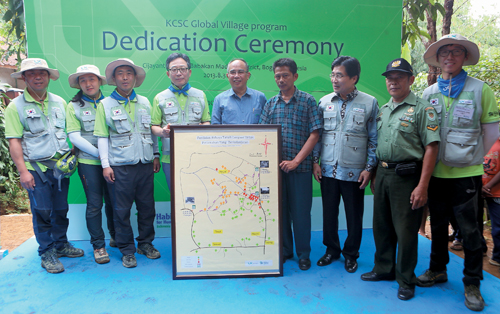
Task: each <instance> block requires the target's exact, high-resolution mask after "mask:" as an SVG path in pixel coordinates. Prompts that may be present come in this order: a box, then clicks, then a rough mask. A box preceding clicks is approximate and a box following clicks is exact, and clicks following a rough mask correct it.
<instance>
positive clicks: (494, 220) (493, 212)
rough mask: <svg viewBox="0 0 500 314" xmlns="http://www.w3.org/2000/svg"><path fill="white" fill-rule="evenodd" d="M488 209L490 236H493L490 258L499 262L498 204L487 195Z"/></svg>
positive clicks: (499, 212)
mask: <svg viewBox="0 0 500 314" xmlns="http://www.w3.org/2000/svg"><path fill="white" fill-rule="evenodd" d="M486 202H487V203H488V211H489V212H490V219H491V237H492V238H493V244H494V245H495V246H494V247H493V256H492V257H491V259H492V260H494V261H496V262H498V263H500V205H499V204H497V203H495V202H494V201H493V199H492V198H490V197H487V198H486Z"/></svg>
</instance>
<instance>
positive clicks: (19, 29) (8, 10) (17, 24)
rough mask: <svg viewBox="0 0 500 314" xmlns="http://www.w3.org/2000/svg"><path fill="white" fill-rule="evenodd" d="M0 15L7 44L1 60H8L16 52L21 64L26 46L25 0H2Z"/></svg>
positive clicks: (0, 2) (2, 35)
mask: <svg viewBox="0 0 500 314" xmlns="http://www.w3.org/2000/svg"><path fill="white" fill-rule="evenodd" d="M0 15H1V16H2V21H1V23H0V37H2V38H3V39H5V44H6V45H7V48H6V49H5V51H2V56H1V60H7V59H8V58H9V57H10V56H11V55H13V54H15V55H17V61H18V64H20V63H21V55H22V54H25V47H26V37H25V31H24V5H23V0H0Z"/></svg>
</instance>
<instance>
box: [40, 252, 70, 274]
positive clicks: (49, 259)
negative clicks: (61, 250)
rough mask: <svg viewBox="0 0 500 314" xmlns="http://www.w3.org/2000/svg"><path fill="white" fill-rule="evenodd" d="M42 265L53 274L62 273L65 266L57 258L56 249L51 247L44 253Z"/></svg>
mask: <svg viewBox="0 0 500 314" xmlns="http://www.w3.org/2000/svg"><path fill="white" fill-rule="evenodd" d="M41 257H42V267H43V268H45V270H46V271H47V272H49V273H51V274H57V273H62V272H63V271H64V266H63V264H62V263H61V261H59V259H58V258H57V254H56V250H55V249H50V250H48V251H46V252H45V253H43V254H42V256H41Z"/></svg>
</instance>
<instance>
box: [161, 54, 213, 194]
mask: <svg viewBox="0 0 500 314" xmlns="http://www.w3.org/2000/svg"><path fill="white" fill-rule="evenodd" d="M166 67H167V75H168V77H169V78H170V80H171V82H172V84H171V85H170V86H169V87H168V88H167V89H166V90H164V91H163V92H161V93H159V94H158V95H156V96H155V98H154V100H153V114H152V121H153V126H152V129H153V133H154V134H155V135H156V136H159V137H160V138H161V141H162V144H163V145H162V146H163V147H162V153H163V154H162V158H161V162H162V164H163V172H164V173H165V177H166V179H167V184H168V187H169V188H170V125H171V124H210V112H209V111H208V102H207V96H205V93H204V92H203V91H201V90H199V89H197V88H194V87H191V85H190V84H189V78H190V77H191V62H190V60H189V57H188V56H187V55H185V54H183V53H177V52H174V53H172V54H171V55H170V56H168V58H167V61H166Z"/></svg>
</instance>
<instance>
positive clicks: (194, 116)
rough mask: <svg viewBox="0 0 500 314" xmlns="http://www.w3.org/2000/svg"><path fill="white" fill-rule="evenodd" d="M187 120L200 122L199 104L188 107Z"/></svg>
mask: <svg viewBox="0 0 500 314" xmlns="http://www.w3.org/2000/svg"><path fill="white" fill-rule="evenodd" d="M188 115H189V122H200V121H201V106H199V105H193V106H191V107H190V108H189V112H188Z"/></svg>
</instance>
